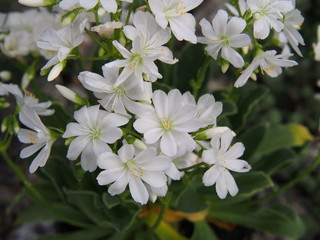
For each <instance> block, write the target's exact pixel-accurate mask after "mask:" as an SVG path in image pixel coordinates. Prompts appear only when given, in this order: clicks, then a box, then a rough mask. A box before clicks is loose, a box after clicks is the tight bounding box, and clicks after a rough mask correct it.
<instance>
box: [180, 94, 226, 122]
mask: <svg viewBox="0 0 320 240" xmlns="http://www.w3.org/2000/svg"><path fill="white" fill-rule="evenodd" d="M183 102H184V103H188V104H193V105H196V106H197V110H196V118H197V119H199V121H200V123H201V125H200V128H204V127H207V126H209V125H216V124H217V117H218V116H219V115H220V114H221V112H222V102H216V101H215V99H214V97H213V96H212V95H211V94H205V95H203V96H201V97H200V98H199V100H198V103H196V101H195V99H194V96H193V95H192V94H191V93H190V92H186V93H184V94H183Z"/></svg>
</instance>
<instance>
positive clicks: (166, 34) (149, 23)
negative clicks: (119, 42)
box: [123, 11, 178, 64]
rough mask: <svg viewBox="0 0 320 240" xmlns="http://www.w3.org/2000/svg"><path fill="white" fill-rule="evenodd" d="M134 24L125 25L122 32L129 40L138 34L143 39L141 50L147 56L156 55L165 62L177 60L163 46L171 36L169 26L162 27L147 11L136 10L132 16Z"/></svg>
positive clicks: (171, 62) (172, 62) (170, 62)
mask: <svg viewBox="0 0 320 240" xmlns="http://www.w3.org/2000/svg"><path fill="white" fill-rule="evenodd" d="M133 24H134V26H129V25H127V26H125V27H124V29H123V32H124V34H125V35H126V37H127V38H129V39H130V40H132V41H133V40H134V39H135V38H136V37H137V36H140V38H141V41H143V50H144V53H145V54H146V55H147V56H157V57H158V59H159V60H160V61H162V62H164V63H167V64H174V63H176V62H177V61H178V60H177V59H173V54H172V52H171V50H170V49H169V48H168V47H165V46H163V45H164V44H166V43H167V42H168V41H169V40H170V38H171V32H170V29H169V27H166V28H165V29H162V28H161V27H160V26H159V25H158V24H157V22H156V20H155V19H154V17H153V15H152V14H151V13H148V12H143V11H138V12H137V13H136V14H135V15H134V17H133Z"/></svg>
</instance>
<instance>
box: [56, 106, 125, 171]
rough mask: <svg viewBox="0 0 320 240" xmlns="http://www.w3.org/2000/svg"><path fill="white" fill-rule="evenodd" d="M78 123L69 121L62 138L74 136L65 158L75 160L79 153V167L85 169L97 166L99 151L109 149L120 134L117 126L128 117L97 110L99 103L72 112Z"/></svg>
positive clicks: (92, 168) (92, 169)
mask: <svg viewBox="0 0 320 240" xmlns="http://www.w3.org/2000/svg"><path fill="white" fill-rule="evenodd" d="M74 118H75V120H76V121H77V122H78V123H69V124H68V125H67V128H66V131H65V133H64V134H63V136H62V137H63V138H70V137H76V138H75V139H73V140H72V142H71V144H70V146H69V149H68V153H67V158H68V159H70V160H76V159H77V158H78V157H79V155H80V154H81V167H82V168H83V169H84V170H86V171H90V172H92V171H94V170H95V169H96V168H97V157H98V155H99V154H100V153H102V152H106V151H111V149H110V147H109V146H108V145H107V143H109V144H111V143H114V142H115V141H117V140H118V139H120V138H121V136H122V130H121V129H120V128H118V127H119V126H122V125H124V124H126V123H127V122H128V118H126V117H123V116H120V115H118V114H115V113H108V112H107V111H104V110H99V105H96V106H91V107H86V106H84V107H82V108H81V109H80V110H78V111H76V112H75V113H74Z"/></svg>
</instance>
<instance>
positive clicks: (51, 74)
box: [48, 61, 67, 82]
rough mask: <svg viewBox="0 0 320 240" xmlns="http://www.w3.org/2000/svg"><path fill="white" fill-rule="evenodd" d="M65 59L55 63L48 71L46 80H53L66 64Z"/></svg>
mask: <svg viewBox="0 0 320 240" xmlns="http://www.w3.org/2000/svg"><path fill="white" fill-rule="evenodd" d="M66 63H67V62H66V61H62V62H59V63H57V64H56V65H55V66H54V67H53V68H52V69H51V70H50V72H49V75H48V81H49V82H50V81H53V80H55V79H56V78H57V77H58V76H59V75H60V73H61V72H62V70H63V69H64V68H65V66H66Z"/></svg>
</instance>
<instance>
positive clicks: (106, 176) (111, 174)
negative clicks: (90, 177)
mask: <svg viewBox="0 0 320 240" xmlns="http://www.w3.org/2000/svg"><path fill="white" fill-rule="evenodd" d="M122 173H123V169H121V168H117V169H108V170H104V171H102V172H101V173H99V175H98V176H97V181H98V184H99V185H107V184H110V183H112V182H114V181H116V180H117V179H118V178H119V177H120V176H121V174H122Z"/></svg>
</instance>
